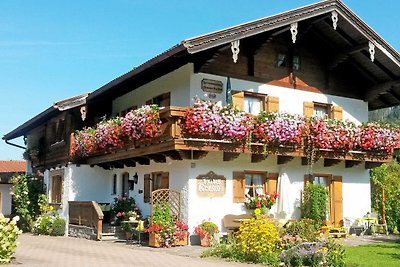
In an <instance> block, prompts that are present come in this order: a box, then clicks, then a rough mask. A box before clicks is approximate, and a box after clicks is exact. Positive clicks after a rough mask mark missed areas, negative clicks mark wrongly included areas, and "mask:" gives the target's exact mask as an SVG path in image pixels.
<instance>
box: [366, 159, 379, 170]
mask: <svg viewBox="0 0 400 267" xmlns="http://www.w3.org/2000/svg"><path fill="white" fill-rule="evenodd" d="M382 164H383V162H372V161H366V162H365V169H373V168H376V167H379V166H381V165H382Z"/></svg>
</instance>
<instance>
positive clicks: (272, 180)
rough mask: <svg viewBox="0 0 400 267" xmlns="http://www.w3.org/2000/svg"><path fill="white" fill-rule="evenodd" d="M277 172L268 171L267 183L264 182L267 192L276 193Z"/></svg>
mask: <svg viewBox="0 0 400 267" xmlns="http://www.w3.org/2000/svg"><path fill="white" fill-rule="evenodd" d="M278 176H279V174H278V173H269V174H268V179H267V184H266V187H265V189H266V191H267V193H270V194H271V193H276V192H277V191H278Z"/></svg>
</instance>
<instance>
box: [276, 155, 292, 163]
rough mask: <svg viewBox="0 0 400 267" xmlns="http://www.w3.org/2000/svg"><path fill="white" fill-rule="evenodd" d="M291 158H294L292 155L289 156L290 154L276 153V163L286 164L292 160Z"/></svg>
mask: <svg viewBox="0 0 400 267" xmlns="http://www.w3.org/2000/svg"><path fill="white" fill-rule="evenodd" d="M293 159H294V157H291V156H279V155H278V158H277V163H278V165H282V164H286V163H288V162H290V161H292V160H293Z"/></svg>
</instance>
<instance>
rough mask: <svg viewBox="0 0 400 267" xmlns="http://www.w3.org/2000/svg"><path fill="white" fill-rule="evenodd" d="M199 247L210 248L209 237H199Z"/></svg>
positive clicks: (210, 238) (210, 240) (210, 241)
mask: <svg viewBox="0 0 400 267" xmlns="http://www.w3.org/2000/svg"><path fill="white" fill-rule="evenodd" d="M200 245H201V246H202V247H211V245H212V237H211V236H210V235H205V236H203V237H200Z"/></svg>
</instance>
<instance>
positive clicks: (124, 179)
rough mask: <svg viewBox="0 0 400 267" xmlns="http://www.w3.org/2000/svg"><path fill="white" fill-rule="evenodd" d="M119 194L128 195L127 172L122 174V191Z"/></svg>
mask: <svg viewBox="0 0 400 267" xmlns="http://www.w3.org/2000/svg"><path fill="white" fill-rule="evenodd" d="M121 195H122V196H124V197H129V173H127V172H125V173H124V174H122V192H121Z"/></svg>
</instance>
